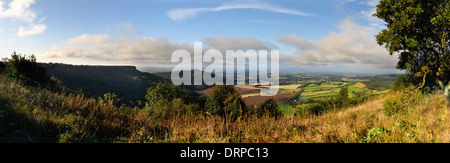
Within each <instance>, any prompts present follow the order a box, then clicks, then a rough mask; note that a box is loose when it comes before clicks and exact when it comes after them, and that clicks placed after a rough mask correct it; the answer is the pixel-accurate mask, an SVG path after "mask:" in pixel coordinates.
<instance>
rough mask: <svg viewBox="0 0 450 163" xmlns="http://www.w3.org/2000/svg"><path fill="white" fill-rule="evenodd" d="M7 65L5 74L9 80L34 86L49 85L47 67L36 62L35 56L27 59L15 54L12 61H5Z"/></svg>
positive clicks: (24, 56) (12, 55)
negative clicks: (12, 79) (13, 79)
mask: <svg viewBox="0 0 450 163" xmlns="http://www.w3.org/2000/svg"><path fill="white" fill-rule="evenodd" d="M5 63H6V65H5V68H4V69H5V70H4V74H5V75H6V76H7V77H9V78H15V79H18V80H19V81H21V82H24V83H25V84H28V85H33V86H37V85H38V84H47V83H48V81H49V78H48V77H47V71H46V69H45V67H44V66H42V65H39V64H38V63H37V62H36V57H35V56H34V55H31V56H29V57H26V55H23V56H22V55H20V54H17V53H16V52H14V53H13V54H11V59H5Z"/></svg>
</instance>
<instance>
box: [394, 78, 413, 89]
mask: <svg viewBox="0 0 450 163" xmlns="http://www.w3.org/2000/svg"><path fill="white" fill-rule="evenodd" d="M410 85H411V81H410V79H409V78H408V77H407V76H406V75H399V76H398V77H397V79H396V80H395V82H394V85H393V86H392V90H393V91H401V90H405V89H406V88H408V87H409V86H410Z"/></svg>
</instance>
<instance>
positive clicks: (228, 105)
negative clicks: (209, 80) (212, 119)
mask: <svg viewBox="0 0 450 163" xmlns="http://www.w3.org/2000/svg"><path fill="white" fill-rule="evenodd" d="M204 110H205V111H206V112H208V113H210V114H212V115H219V116H229V115H231V116H232V117H237V116H242V115H244V114H246V113H247V109H246V107H245V103H244V100H243V99H242V98H241V95H240V94H239V93H238V92H237V91H236V90H234V88H233V86H228V85H222V86H217V87H216V88H214V90H213V91H212V93H211V95H209V96H208V97H207V99H206V104H205V109H204Z"/></svg>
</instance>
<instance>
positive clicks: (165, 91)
mask: <svg viewBox="0 0 450 163" xmlns="http://www.w3.org/2000/svg"><path fill="white" fill-rule="evenodd" d="M145 99H147V102H146V103H145V105H146V107H152V105H153V104H155V103H156V102H158V101H160V100H162V99H165V100H167V101H169V102H170V101H173V100H175V99H181V100H182V101H183V103H187V102H188V101H189V95H188V93H187V91H185V90H183V89H181V88H180V87H178V86H176V85H174V84H168V83H159V84H158V85H157V86H156V87H150V88H148V90H147V95H145Z"/></svg>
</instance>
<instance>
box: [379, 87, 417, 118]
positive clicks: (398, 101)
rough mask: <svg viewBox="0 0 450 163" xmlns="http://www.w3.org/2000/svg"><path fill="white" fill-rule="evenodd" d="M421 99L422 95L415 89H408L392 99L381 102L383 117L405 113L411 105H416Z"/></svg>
mask: <svg viewBox="0 0 450 163" xmlns="http://www.w3.org/2000/svg"><path fill="white" fill-rule="evenodd" d="M421 99H423V93H422V92H421V91H420V90H419V89H417V88H416V87H412V86H410V87H408V88H406V89H405V90H404V91H402V92H399V94H396V95H394V97H392V98H387V99H386V100H385V101H384V102H383V111H384V113H385V115H387V116H392V115H394V114H397V113H401V112H404V111H406V109H407V108H408V107H410V106H412V105H416V104H418V103H419V102H420V101H421Z"/></svg>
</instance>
